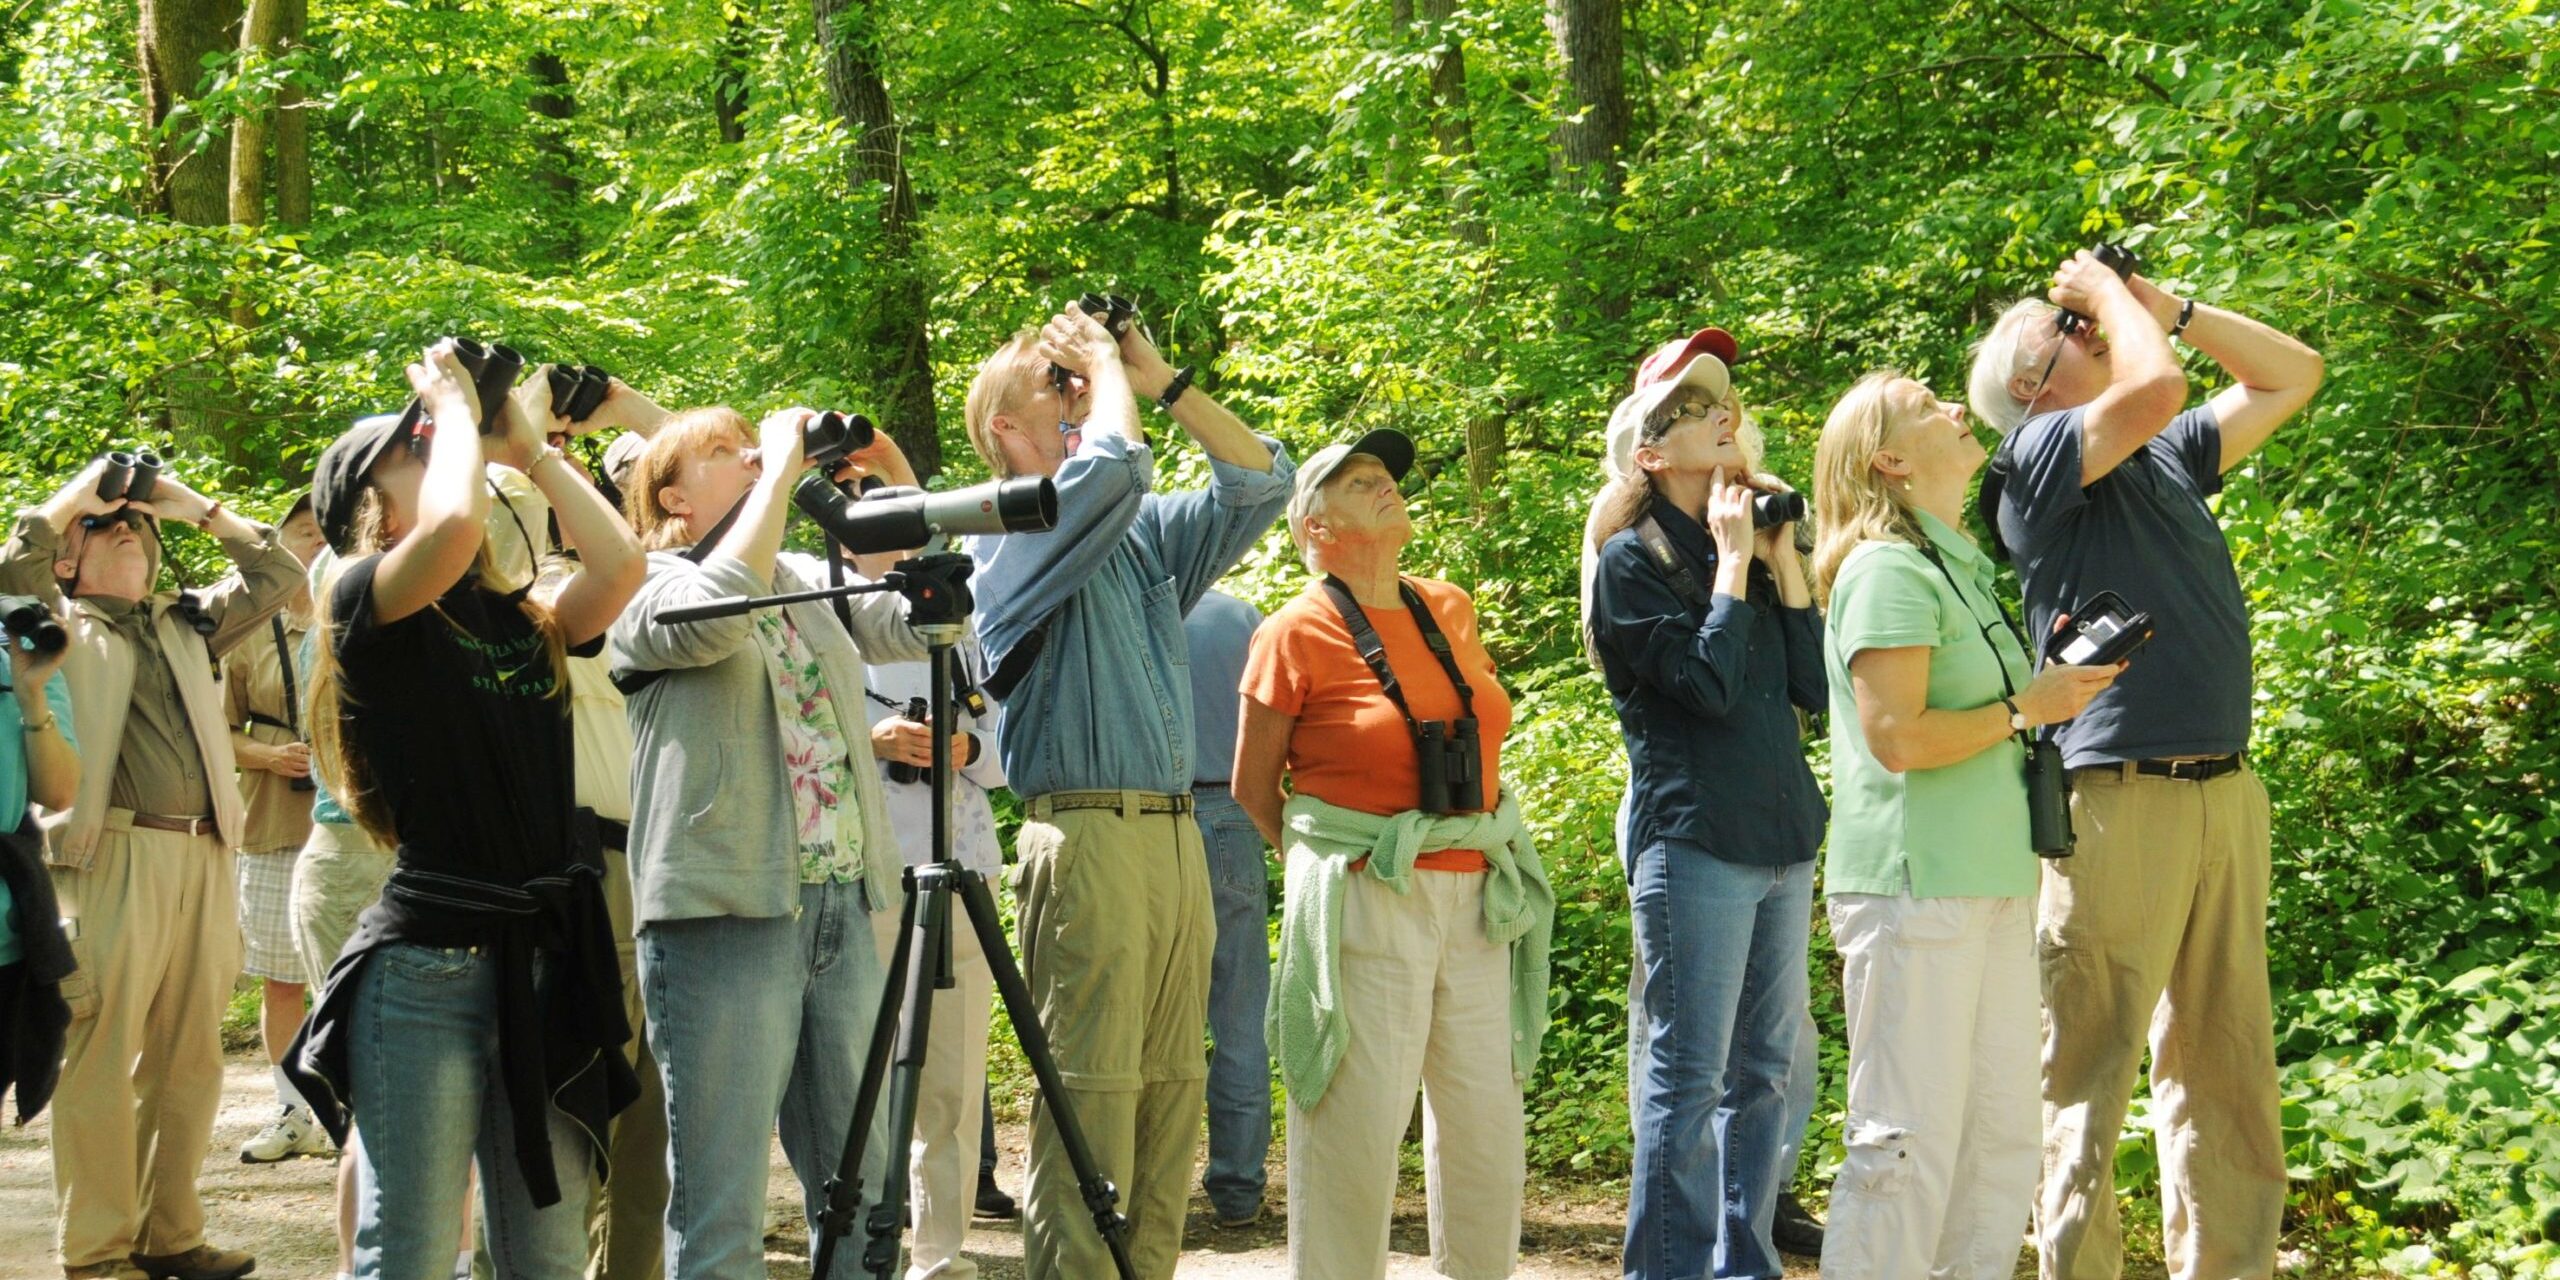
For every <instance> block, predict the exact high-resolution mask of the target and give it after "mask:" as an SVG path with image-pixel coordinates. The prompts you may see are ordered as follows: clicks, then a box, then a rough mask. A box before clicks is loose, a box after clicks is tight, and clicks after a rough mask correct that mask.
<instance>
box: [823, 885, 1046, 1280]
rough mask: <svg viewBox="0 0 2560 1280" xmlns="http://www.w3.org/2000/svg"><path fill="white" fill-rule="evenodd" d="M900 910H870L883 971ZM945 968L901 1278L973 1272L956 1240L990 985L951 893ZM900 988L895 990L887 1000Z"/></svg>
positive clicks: (972, 1179) (968, 1182)
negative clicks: (948, 980) (948, 982)
mask: <svg viewBox="0 0 2560 1280" xmlns="http://www.w3.org/2000/svg"><path fill="white" fill-rule="evenodd" d="M899 915H900V912H899V911H898V909H897V908H895V907H892V908H891V909H889V910H886V911H875V912H873V913H871V928H872V935H873V937H875V938H876V939H877V940H878V941H879V943H880V961H881V967H882V968H883V969H886V968H887V967H888V962H889V959H890V957H891V956H894V955H896V954H897V952H896V950H895V948H896V947H897V946H898V917H899ZM919 958H921V957H919ZM951 970H952V977H953V978H954V979H955V981H954V984H953V986H952V988H951V989H950V990H948V991H936V992H934V993H933V1034H932V1036H931V1037H930V1038H929V1039H928V1040H927V1041H926V1042H925V1054H924V1074H923V1076H922V1078H921V1079H919V1080H918V1082H917V1089H916V1131H915V1137H914V1142H913V1145H912V1146H911V1147H910V1148H909V1149H908V1153H907V1200H908V1214H907V1220H908V1221H909V1222H911V1223H913V1224H915V1232H914V1234H913V1235H910V1236H908V1237H907V1280H935V1278H936V1277H940V1278H941V1280H974V1277H976V1275H977V1274H978V1264H977V1263H976V1262H973V1261H971V1260H970V1259H969V1258H968V1257H966V1256H965V1255H963V1254H962V1253H961V1252H960V1246H961V1244H962V1242H964V1241H965V1240H966V1239H967V1238H968V1235H969V1214H970V1212H971V1210H972V1208H973V1207H974V1206H975V1205H976V1203H977V1197H978V1129H979V1126H981V1125H983V1124H985V1123H986V1122H987V1117H986V1115H985V1101H986V1083H987V1015H988V1013H989V1011H990V1009H991V1007H992V1005H993V1004H994V1000H995V989H996V983H995V975H994V973H993V972H992V971H991V970H989V969H988V968H987V953H986V950H985V948H983V947H981V946H979V945H978V931H977V930H975V929H973V928H971V927H970V926H969V914H968V912H967V910H966V909H965V908H963V907H962V906H961V905H960V900H959V899H958V898H957V897H954V898H953V899H952V900H951ZM904 994H905V993H904V992H903V991H900V990H897V989H895V988H893V989H891V990H890V992H889V998H890V999H892V1000H896V999H899V998H900V997H901V996H903V995H904ZM883 1105H886V1103H885V1100H884V1103H883ZM1078 1118H1079V1119H1081V1118H1082V1117H1078Z"/></svg>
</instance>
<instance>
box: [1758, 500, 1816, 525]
mask: <svg viewBox="0 0 2560 1280" xmlns="http://www.w3.org/2000/svg"><path fill="white" fill-rule="evenodd" d="M1804 513H1805V505H1804V495H1803V494H1801V493H1762V494H1754V495H1753V496H1752V499H1751V527H1752V528H1754V529H1775V528H1777V527H1778V526H1779V525H1782V524H1794V523H1795V522H1796V521H1798V520H1802V519H1804Z"/></svg>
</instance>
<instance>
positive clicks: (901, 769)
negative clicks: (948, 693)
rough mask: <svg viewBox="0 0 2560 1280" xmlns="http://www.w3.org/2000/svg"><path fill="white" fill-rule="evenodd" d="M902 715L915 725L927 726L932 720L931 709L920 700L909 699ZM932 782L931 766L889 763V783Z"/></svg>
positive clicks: (897, 762) (893, 761)
mask: <svg viewBox="0 0 2560 1280" xmlns="http://www.w3.org/2000/svg"><path fill="white" fill-rule="evenodd" d="M903 714H904V715H905V717H906V718H907V719H909V720H913V721H915V722H916V723H917V724H927V723H930V722H931V721H932V719H933V708H931V707H929V706H927V705H925V700H924V699H922V698H909V699H907V709H906V711H905V712H904V713H903ZM932 780H933V766H931V765H924V764H904V763H901V762H899V761H895V760H892V761H890V762H889V781H891V782H931V781H932Z"/></svg>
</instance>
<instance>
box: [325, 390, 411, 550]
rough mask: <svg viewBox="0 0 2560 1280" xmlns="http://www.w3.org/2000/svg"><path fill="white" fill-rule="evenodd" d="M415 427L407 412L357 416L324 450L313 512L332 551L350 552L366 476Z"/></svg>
mask: <svg viewBox="0 0 2560 1280" xmlns="http://www.w3.org/2000/svg"><path fill="white" fill-rule="evenodd" d="M415 429H416V423H415V422H414V421H412V420H411V419H410V418H409V417H408V416H406V415H403V414H397V413H377V414H375V415H373V416H372V417H370V418H359V419H357V420H356V425H354V426H352V427H349V428H348V429H347V433H346V434H345V435H342V436H339V437H338V438H337V439H335V440H332V441H330V442H329V447H328V448H326V449H323V450H321V451H320V465H319V466H318V467H316V468H314V469H313V470H312V473H311V511H312V514H314V515H316V516H318V517H319V518H320V536H321V537H323V538H326V539H328V540H329V549H330V550H332V551H335V552H337V553H338V554H340V555H345V554H346V553H347V539H348V537H349V536H351V535H352V534H354V532H355V523H356V504H357V500H358V499H360V498H362V497H363V496H364V486H365V477H366V476H367V475H368V474H370V473H371V472H372V471H373V464H374V463H376V462H379V461H381V460H382V455H383V454H385V453H387V452H389V451H390V449H391V446H393V445H395V444H397V443H399V442H400V441H401V439H402V438H404V437H406V436H407V435H408V434H409V433H410V432H411V431H413V430H415Z"/></svg>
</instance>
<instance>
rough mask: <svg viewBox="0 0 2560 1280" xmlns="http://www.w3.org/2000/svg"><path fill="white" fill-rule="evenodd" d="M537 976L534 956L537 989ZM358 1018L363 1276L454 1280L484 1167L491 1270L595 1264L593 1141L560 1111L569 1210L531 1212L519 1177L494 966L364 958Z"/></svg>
mask: <svg viewBox="0 0 2560 1280" xmlns="http://www.w3.org/2000/svg"><path fill="white" fill-rule="evenodd" d="M540 974H541V969H540V966H539V959H538V958H537V967H536V969H535V975H536V981H540ZM362 983H363V985H362V986H361V987H360V988H359V989H358V992H357V996H356V1007H355V1015H354V1017H353V1018H352V1019H351V1020H350V1024H351V1025H350V1032H351V1034H352V1036H353V1039H352V1041H351V1042H350V1043H349V1045H348V1065H349V1070H350V1071H351V1072H352V1074H353V1075H354V1084H355V1091H356V1099H357V1102H358V1103H359V1104H360V1105H361V1106H362V1107H363V1109H364V1110H363V1115H362V1117H361V1119H360V1121H359V1123H360V1124H361V1125H362V1126H363V1133H364V1141H363V1142H361V1143H358V1144H357V1145H356V1149H357V1151H358V1153H359V1157H358V1158H359V1160H360V1163H359V1164H358V1165H357V1167H356V1233H355V1247H354V1255H353V1262H354V1264H355V1274H356V1275H358V1276H361V1277H364V1278H365V1280H375V1278H376V1277H379V1278H380V1280H447V1277H449V1276H451V1275H452V1274H453V1253H454V1245H455V1240H454V1224H455V1223H457V1222H459V1221H461V1219H462V1194H463V1186H464V1184H465V1182H466V1180H467V1179H468V1178H469V1177H470V1175H471V1161H472V1159H473V1158H474V1157H477V1158H478V1159H479V1161H480V1204H481V1214H482V1221H483V1223H484V1224H485V1226H486V1238H487V1241H488V1249H489V1262H490V1265H491V1266H492V1267H493V1268H495V1270H496V1272H497V1274H499V1275H502V1276H507V1277H511V1278H513V1277H534V1278H545V1277H560V1278H562V1280H571V1278H573V1277H577V1276H581V1275H583V1274H585V1272H586V1267H587V1170H588V1169H589V1167H590V1161H591V1160H592V1159H593V1157H594V1154H595V1148H594V1146H593V1145H592V1144H591V1143H590V1141H589V1139H588V1136H587V1134H586V1133H585V1131H583V1130H581V1129H580V1128H579V1127H578V1126H577V1125H576V1124H575V1123H574V1122H572V1121H571V1120H570V1119H569V1117H568V1116H566V1115H565V1114H563V1113H562V1112H561V1111H560V1110H559V1109H558V1108H556V1107H555V1108H552V1109H551V1160H552V1169H553V1172H554V1174H555V1176H557V1177H558V1178H559V1181H560V1197H561V1198H560V1201H559V1203H557V1204H554V1205H551V1206H550V1207H548V1208H544V1209H536V1208H534V1207H533V1194H532V1192H531V1191H529V1190H527V1189H526V1187H525V1181H524V1174H523V1173H522V1172H521V1171H519V1170H518V1169H517V1168H516V1144H515V1132H514V1128H513V1126H512V1124H511V1123H510V1121H509V1118H508V1114H507V1090H506V1085H505V1083H504V1082H503V1081H502V1079H501V1078H500V1076H499V1072H498V968H497V966H496V964H494V963H493V962H491V960H490V959H489V957H488V956H486V955H484V954H482V953H481V952H480V951H478V950H477V949H474V948H464V947H421V946H411V945H407V944H394V945H391V946H386V947H383V948H381V949H380V950H377V951H375V952H374V953H373V955H372V958H371V959H369V960H368V961H366V963H365V969H364V974H363V977H362Z"/></svg>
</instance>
